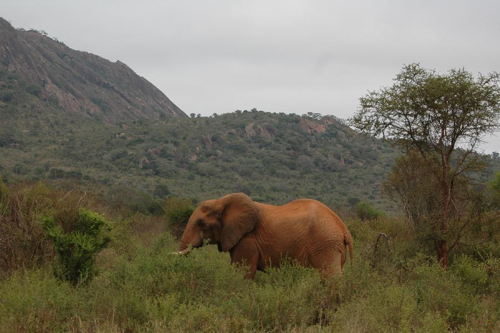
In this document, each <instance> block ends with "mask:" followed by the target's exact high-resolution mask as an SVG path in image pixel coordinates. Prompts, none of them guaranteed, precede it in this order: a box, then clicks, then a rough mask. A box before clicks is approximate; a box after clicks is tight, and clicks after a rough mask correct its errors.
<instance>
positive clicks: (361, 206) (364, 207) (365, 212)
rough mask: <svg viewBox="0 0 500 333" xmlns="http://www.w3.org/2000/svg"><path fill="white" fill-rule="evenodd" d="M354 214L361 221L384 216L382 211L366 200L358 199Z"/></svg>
mask: <svg viewBox="0 0 500 333" xmlns="http://www.w3.org/2000/svg"><path fill="white" fill-rule="evenodd" d="M356 214H357V215H358V217H359V218H360V219H361V220H362V221H366V220H376V219H378V218H380V217H383V216H384V213H382V212H381V211H379V210H377V209H375V208H373V206H372V205H370V204H369V203H368V202H365V201H360V202H358V204H357V205H356Z"/></svg>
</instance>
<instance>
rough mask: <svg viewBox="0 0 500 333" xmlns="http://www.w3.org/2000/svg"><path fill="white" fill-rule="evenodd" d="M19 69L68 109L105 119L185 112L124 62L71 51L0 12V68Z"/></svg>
mask: <svg viewBox="0 0 500 333" xmlns="http://www.w3.org/2000/svg"><path fill="white" fill-rule="evenodd" d="M1 69H7V70H8V71H11V72H16V73H18V74H19V75H20V76H21V77H23V78H24V79H25V80H26V81H27V82H29V83H33V84H37V85H39V86H40V87H42V89H41V92H40V97H42V98H47V99H49V98H52V99H57V100H58V102H59V105H61V106H62V107H63V108H64V109H65V110H67V111H70V112H76V113H81V114H85V115H93V116H98V117H99V118H100V119H101V118H102V120H103V121H104V122H107V123H117V122H119V121H123V120H131V119H158V118H160V116H166V117H187V115H186V114H185V113H184V112H182V110H181V109H179V108H178V107H177V106H176V105H175V104H174V103H172V102H171V101H170V100H169V99H168V98H167V96H165V95H164V94H163V93H162V92H161V91H160V90H158V89H157V88H156V87H155V86H154V85H152V84H151V83H150V82H148V81H147V80H146V79H144V78H143V77H141V76H139V75H137V74H136V73H135V72H134V71H133V70H132V69H130V68H129V67H128V66H127V65H125V64H124V63H122V62H120V61H117V62H114V63H113V62H110V61H108V60H106V59H103V58H101V57H99V56H96V55H93V54H91V53H87V52H80V51H75V50H72V49H70V48H69V47H67V46H66V45H64V44H63V43H61V42H58V41H56V40H53V39H51V38H49V37H47V36H45V35H43V34H41V33H39V32H37V31H33V30H31V31H24V30H17V29H14V28H13V27H12V26H11V25H10V24H9V23H8V22H7V21H6V20H4V19H2V18H0V70H1Z"/></svg>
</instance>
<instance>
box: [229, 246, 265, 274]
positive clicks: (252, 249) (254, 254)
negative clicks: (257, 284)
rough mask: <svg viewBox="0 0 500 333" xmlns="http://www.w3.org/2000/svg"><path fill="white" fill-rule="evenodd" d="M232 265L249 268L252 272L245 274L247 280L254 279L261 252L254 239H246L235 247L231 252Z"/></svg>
mask: <svg viewBox="0 0 500 333" xmlns="http://www.w3.org/2000/svg"><path fill="white" fill-rule="evenodd" d="M230 254H231V263H237V264H241V265H245V266H248V267H249V268H250V270H249V271H248V272H247V273H246V274H245V278H247V279H252V280H253V279H254V277H255V273H256V272H257V265H258V263H259V251H258V250H257V246H256V245H255V242H254V241H253V239H251V238H249V237H246V238H243V239H241V240H240V241H239V242H238V244H236V246H235V247H233V248H232V249H231V250H230Z"/></svg>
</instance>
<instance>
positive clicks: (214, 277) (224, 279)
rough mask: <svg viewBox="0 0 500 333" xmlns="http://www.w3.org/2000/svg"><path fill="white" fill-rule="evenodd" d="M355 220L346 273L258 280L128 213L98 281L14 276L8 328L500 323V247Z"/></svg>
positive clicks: (3, 287) (396, 328)
mask: <svg viewBox="0 0 500 333" xmlns="http://www.w3.org/2000/svg"><path fill="white" fill-rule="evenodd" d="M9 195H10V194H9ZM48 197H50V195H49V196H48ZM347 225H348V227H349V228H350V230H351V233H352V235H353V237H354V239H355V249H356V251H355V258H354V261H353V263H352V266H350V265H346V267H345V273H344V275H343V276H337V277H334V278H332V279H330V280H327V281H323V280H321V278H320V276H319V274H318V273H317V272H316V271H314V270H312V269H309V268H304V267H301V266H298V265H296V264H295V263H293V262H287V263H284V265H283V267H281V268H280V269H270V270H268V271H267V272H266V273H261V272H258V273H257V275H256V279H255V280H254V281H249V280H246V279H244V278H243V276H244V274H245V267H238V266H236V265H231V264H230V258H229V255H228V254H227V253H219V252H218V251H217V249H216V247H215V246H206V247H203V248H200V249H195V250H193V251H192V252H191V253H190V255H189V256H187V257H180V256H174V255H171V252H172V251H175V250H176V249H177V248H178V244H177V241H176V240H175V237H174V236H173V235H172V234H171V233H170V232H169V231H168V230H165V228H166V226H168V222H167V221H164V220H161V219H160V218H158V217H155V218H150V217H147V216H143V215H134V216H132V217H126V218H117V219H116V220H115V222H114V229H113V241H112V242H111V243H110V246H109V248H107V249H105V250H104V251H102V252H101V253H100V254H99V255H98V258H97V265H98V268H99V272H100V273H99V275H97V276H96V277H95V279H94V280H92V281H90V282H89V284H88V285H84V286H81V287H80V288H74V287H73V286H72V285H71V284H70V283H66V282H60V281H59V280H57V279H56V278H55V277H54V276H53V274H52V265H53V261H51V260H47V261H45V262H43V263H39V264H38V265H35V266H22V265H21V266H18V267H17V268H16V269H13V270H12V271H11V273H10V274H8V275H4V276H3V278H1V279H0V295H1V297H0V331H2V332H26V331H36V332H39V331H40V332H58V331H74V332H196V331H198V332H242V331H262V332H264V331H265V332H283V331H286V332H307V331H309V332H318V331H325V332H446V331H464V332H494V331H498V330H500V326H499V325H500V282H499V281H500V260H499V259H498V258H495V257H493V256H490V257H487V258H483V259H478V258H477V257H475V256H474V255H473V253H467V251H466V250H462V251H461V252H460V253H458V254H457V255H456V256H455V257H454V258H452V259H453V260H452V263H451V265H450V268H449V269H447V270H443V269H442V268H441V267H440V266H439V264H438V263H437V262H436V260H435V259H434V257H433V256H430V255H429V253H432V251H430V252H427V251H426V250H425V249H421V248H420V247H419V244H418V241H417V240H416V239H415V238H414V237H413V235H412V233H411V232H410V231H408V230H407V228H406V226H405V225H404V224H402V223H401V222H400V221H397V220H391V219H389V218H380V219H378V220H373V221H369V222H361V221H358V220H352V221H347ZM141 230H143V232H141ZM381 232H383V233H384V234H386V235H387V239H388V240H389V242H387V240H386V239H385V238H384V239H383V240H382V239H379V244H378V246H377V247H376V246H375V245H376V242H377V239H378V238H379V237H378V236H379V235H380V233H381ZM146 239H147V241H146ZM491 244H494V243H491ZM491 246H493V245H491ZM497 246H498V244H497ZM375 248H377V250H375Z"/></svg>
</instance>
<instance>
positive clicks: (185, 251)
mask: <svg viewBox="0 0 500 333" xmlns="http://www.w3.org/2000/svg"><path fill="white" fill-rule="evenodd" d="M189 251H191V248H189V247H188V248H186V249H184V250H182V251H179V252H172V254H175V255H178V256H183V255H186V254H188V253H189Z"/></svg>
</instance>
